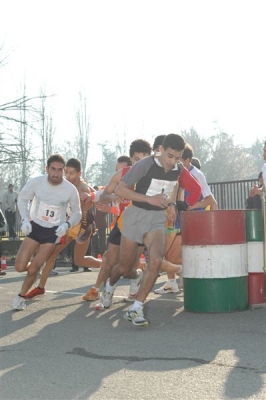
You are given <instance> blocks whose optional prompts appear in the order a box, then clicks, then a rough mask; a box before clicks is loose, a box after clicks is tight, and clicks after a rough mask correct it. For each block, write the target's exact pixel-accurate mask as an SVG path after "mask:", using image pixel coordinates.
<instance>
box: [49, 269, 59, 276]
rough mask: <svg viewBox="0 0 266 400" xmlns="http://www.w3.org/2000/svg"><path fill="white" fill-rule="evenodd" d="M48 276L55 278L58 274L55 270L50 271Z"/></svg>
mask: <svg viewBox="0 0 266 400" xmlns="http://www.w3.org/2000/svg"><path fill="white" fill-rule="evenodd" d="M49 275H50V276H56V275H58V272H57V271H56V270H55V269H52V271H51V272H50V274H49Z"/></svg>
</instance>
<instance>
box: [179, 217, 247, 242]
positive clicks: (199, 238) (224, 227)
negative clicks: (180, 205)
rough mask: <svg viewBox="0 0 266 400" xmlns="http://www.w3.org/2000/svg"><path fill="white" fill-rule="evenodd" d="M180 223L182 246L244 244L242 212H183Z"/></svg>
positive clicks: (244, 231)
mask: <svg viewBox="0 0 266 400" xmlns="http://www.w3.org/2000/svg"><path fill="white" fill-rule="evenodd" d="M181 221H182V244H183V245H188V246H197V245H224V244H241V243H246V223H245V212H244V210H215V211H184V212H182V213H181Z"/></svg>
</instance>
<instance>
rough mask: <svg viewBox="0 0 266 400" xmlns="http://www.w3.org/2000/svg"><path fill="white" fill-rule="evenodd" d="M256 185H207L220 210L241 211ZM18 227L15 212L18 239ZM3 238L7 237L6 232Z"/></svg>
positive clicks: (237, 182) (19, 222) (252, 182)
mask: <svg viewBox="0 0 266 400" xmlns="http://www.w3.org/2000/svg"><path fill="white" fill-rule="evenodd" d="M256 183H257V180H256V179H247V180H242V181H230V182H215V183H209V186H210V188H211V191H212V193H213V195H214V197H215V199H216V200H217V202H218V207H219V209H220V210H241V209H244V208H245V202H246V198H247V197H248V194H249V189H250V188H251V186H253V185H254V184H256ZM111 218H112V217H111V215H108V218H107V221H108V226H109V223H110V222H111ZM20 226H21V219H20V215H19V213H18V212H17V213H16V227H15V230H16V232H17V235H18V236H19V237H21V236H23V235H22V233H21V230H20ZM108 233H109V230H108ZM5 237H8V230H7V233H6V236H5Z"/></svg>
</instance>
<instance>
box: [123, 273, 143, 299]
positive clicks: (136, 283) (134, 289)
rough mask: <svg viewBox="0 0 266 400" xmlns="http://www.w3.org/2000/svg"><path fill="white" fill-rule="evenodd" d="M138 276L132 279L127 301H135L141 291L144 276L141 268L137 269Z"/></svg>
mask: <svg viewBox="0 0 266 400" xmlns="http://www.w3.org/2000/svg"><path fill="white" fill-rule="evenodd" d="M136 272H137V278H135V279H131V280H130V288H129V294H128V297H127V298H126V299H125V300H126V301H134V300H135V298H136V297H137V294H138V292H139V287H140V282H141V279H142V277H143V272H142V270H141V269H137V271H136Z"/></svg>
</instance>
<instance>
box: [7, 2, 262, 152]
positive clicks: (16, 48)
mask: <svg viewBox="0 0 266 400" xmlns="http://www.w3.org/2000/svg"><path fill="white" fill-rule="evenodd" d="M1 3H2V4H1V12H0V43H3V44H4V50H5V53H7V54H9V59H8V64H7V65H6V67H5V68H4V69H3V68H1V70H0V71H1V74H0V102H4V101H5V100H11V99H13V98H14V95H15V94H16V93H18V89H19V86H20V85H21V84H22V83H23V80H24V79H25V80H26V85H27V92H28V93H27V94H28V95H36V94H37V95H38V93H39V89H40V87H41V86H43V87H45V91H46V93H47V94H52V93H55V94H56V95H57V96H56V97H55V98H54V100H53V105H52V107H53V118H54V123H55V125H56V128H57V133H58V134H59V132H60V134H62V136H63V137H68V138H70V137H71V134H72V132H73V129H75V113H74V107H75V104H76V106H77V105H78V93H79V91H83V93H84V94H85V95H86V96H87V101H88V105H89V115H90V123H91V133H90V135H91V136H90V138H91V141H92V145H91V150H92V153H93V149H95V148H97V143H102V142H103V141H104V140H110V141H111V140H113V141H114V143H115V142H116V141H117V137H119V138H120V140H121V138H123V135H124V134H125V135H126V136H127V141H128V143H130V141H131V140H133V139H135V138H145V139H147V140H150V141H151V142H152V139H153V138H154V137H155V136H156V135H158V134H167V133H170V132H176V133H178V131H179V130H185V129H187V130H189V129H190V128H191V127H194V128H195V129H196V130H197V131H198V133H199V134H200V135H206V136H208V135H211V134H214V133H215V130H214V128H215V123H214V121H217V125H218V126H219V127H220V128H221V129H222V130H224V131H225V132H227V133H228V134H230V135H234V138H235V142H236V143H239V144H244V145H249V144H250V143H252V142H253V141H254V140H255V139H256V137H258V138H260V139H264V138H265V136H266V126H265V109H266V107H265V106H266V104H265V103H266V102H265V93H266V58H265V38H266V24H265V10H264V8H265V1H264V0H261V1H260V0H252V1H246V0H229V1H228V0H222V1H216V0H194V1H193V0H191V1H190V0H185V1H184V0H182V1H179V0H173V1H167V0H162V1H156V0H134V1H127V0H121V1H116V0H107V1H100V0H94V1H90V0H84V1H81V0H75V1H64V2H61V1H55V0H53V1H50V0H46V1H42V0H35V1H30V0H23V1H20V0H15V1H14V0H13V1H9V2H8V1H7V2H1ZM5 53H4V54H5ZM0 54H1V55H2V54H3V51H1V53H0ZM3 100H4V101H3Z"/></svg>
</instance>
